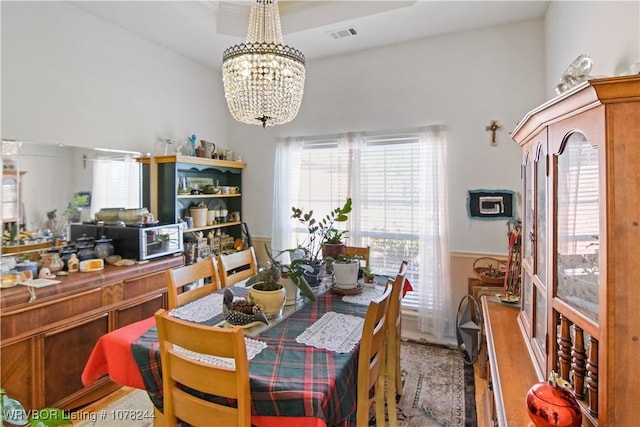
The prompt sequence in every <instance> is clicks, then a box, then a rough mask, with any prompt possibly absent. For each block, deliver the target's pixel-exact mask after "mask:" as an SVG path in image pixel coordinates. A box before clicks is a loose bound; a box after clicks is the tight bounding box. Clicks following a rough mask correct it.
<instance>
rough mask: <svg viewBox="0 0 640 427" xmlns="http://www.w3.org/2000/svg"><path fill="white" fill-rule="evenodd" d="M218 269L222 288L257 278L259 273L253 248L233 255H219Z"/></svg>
mask: <svg viewBox="0 0 640 427" xmlns="http://www.w3.org/2000/svg"><path fill="white" fill-rule="evenodd" d="M218 269H219V273H220V282H221V283H222V287H223V288H224V287H227V286H231V285H235V284H236V283H238V282H240V281H242V280H244V279H248V278H249V277H251V276H255V275H256V274H257V273H258V261H257V260H256V253H255V251H254V250H253V248H252V247H249V248H248V249H245V250H243V251H239V252H234V253H231V254H221V255H218Z"/></svg>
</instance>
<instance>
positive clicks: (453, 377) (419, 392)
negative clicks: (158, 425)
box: [74, 341, 477, 427]
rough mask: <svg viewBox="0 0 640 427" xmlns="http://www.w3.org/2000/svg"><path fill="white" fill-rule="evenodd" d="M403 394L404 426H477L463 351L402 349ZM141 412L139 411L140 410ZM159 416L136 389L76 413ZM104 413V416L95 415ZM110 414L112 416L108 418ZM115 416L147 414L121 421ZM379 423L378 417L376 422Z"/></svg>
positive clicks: (412, 345) (107, 424) (131, 425)
mask: <svg viewBox="0 0 640 427" xmlns="http://www.w3.org/2000/svg"><path fill="white" fill-rule="evenodd" d="M401 366H402V380H403V383H404V385H403V394H402V397H401V398H400V399H399V401H398V403H397V408H398V425H399V426H400V427H432V426H433V427H435V426H446V427H449V426H451V427H462V426H464V427H471V426H475V425H477V424H476V404H475V387H474V377H473V366H470V365H466V364H465V363H464V360H463V357H462V354H461V353H460V351H459V350H458V349H452V348H448V347H444V346H438V345H431V344H426V343H422V342H415V341H403V342H402V346H401ZM134 411H135V412H134ZM152 412H153V406H152V404H151V401H150V400H149V397H148V396H147V393H146V392H145V391H142V390H134V391H132V392H131V393H129V394H127V395H126V396H124V397H122V398H120V399H118V400H117V401H115V402H113V403H111V404H110V405H109V406H107V407H106V408H104V409H101V410H99V411H96V412H92V413H91V414H82V413H78V414H76V415H77V416H76V418H75V420H74V426H76V427H113V426H127V427H149V426H152V425H153V420H152V419H149V418H147V416H146V414H149V413H152ZM96 414H99V416H95V415H96ZM104 414H106V416H105V415H104ZM113 414H132V415H133V414H144V415H145V416H144V417H142V418H144V419H137V420H136V419H131V418H135V417H133V416H130V417H128V418H129V419H128V420H126V421H125V420H116V419H114V417H113ZM371 423H372V425H375V418H372V420H371Z"/></svg>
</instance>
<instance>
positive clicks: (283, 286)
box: [246, 245, 316, 319]
mask: <svg viewBox="0 0 640 427" xmlns="http://www.w3.org/2000/svg"><path fill="white" fill-rule="evenodd" d="M265 250H266V253H267V256H268V257H269V262H268V264H267V265H266V266H265V267H263V268H261V269H260V270H259V271H258V274H256V275H255V276H252V277H250V278H249V279H248V280H247V282H246V286H250V287H251V290H250V291H249V300H250V301H251V302H253V303H255V304H260V305H261V306H262V307H263V311H264V313H265V314H266V316H267V318H270V319H271V318H274V317H278V316H279V315H280V314H281V313H282V308H283V307H284V305H285V304H287V303H288V304H295V303H296V301H297V297H298V293H299V292H301V293H302V294H304V295H305V296H306V297H307V298H309V299H310V300H312V301H314V300H315V298H316V297H315V295H314V293H313V291H312V290H311V287H310V286H309V283H308V282H307V280H306V279H305V276H304V273H305V272H309V271H312V269H311V267H309V266H308V265H306V261H305V260H300V259H294V260H293V261H291V263H290V264H285V263H283V262H282V261H281V260H280V259H279V258H280V256H281V255H283V254H285V253H292V252H293V251H295V249H286V250H284V251H280V252H278V253H277V254H276V255H275V256H274V255H273V254H272V252H271V250H270V249H269V247H268V246H267V245H265ZM287 285H288V287H289V289H287ZM287 291H288V293H289V296H287Z"/></svg>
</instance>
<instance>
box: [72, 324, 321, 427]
mask: <svg viewBox="0 0 640 427" xmlns="http://www.w3.org/2000/svg"><path fill="white" fill-rule="evenodd" d="M155 324H156V321H155V318H153V317H150V318H148V319H144V320H141V321H139V322H136V323H132V324H130V325H127V326H124V327H122V328H119V329H116V330H115V331H113V332H110V333H108V334H106V335H103V336H102V337H101V338H100V339H99V340H98V342H97V343H96V346H95V347H94V348H93V351H92V352H91V356H90V357H89V360H88V362H87V364H86V365H85V368H84V371H83V372H82V383H83V384H84V385H85V386H90V385H92V384H93V383H95V382H96V381H97V380H98V379H100V378H102V377H103V376H105V375H109V377H110V378H111V380H112V381H113V382H115V383H118V384H121V385H125V386H129V387H134V388H138V389H141V390H144V389H145V388H144V383H143V381H142V376H141V375H140V370H139V369H138V365H137V364H136V362H135V361H134V360H133V355H132V353H131V344H133V343H134V342H135V341H136V340H137V339H138V338H139V337H140V336H141V335H142V334H144V333H145V332H146V331H147V330H149V328H151V327H152V326H155ZM251 424H252V425H254V426H257V427H326V424H325V423H324V422H323V421H322V420H320V419H318V418H311V417H267V416H257V415H254V416H252V417H251Z"/></svg>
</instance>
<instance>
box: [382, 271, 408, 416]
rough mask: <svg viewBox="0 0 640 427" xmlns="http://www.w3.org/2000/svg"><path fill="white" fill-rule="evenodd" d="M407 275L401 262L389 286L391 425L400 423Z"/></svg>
mask: <svg viewBox="0 0 640 427" xmlns="http://www.w3.org/2000/svg"><path fill="white" fill-rule="evenodd" d="M406 277H407V261H404V260H403V261H402V262H401V263H400V269H399V272H398V274H397V275H396V277H395V279H391V278H390V279H389V280H388V281H387V286H391V288H392V290H391V297H390V300H389V305H388V307H387V357H386V363H385V372H386V376H387V390H386V396H387V411H388V413H389V425H390V426H391V427H396V426H397V425H398V413H397V409H396V402H397V398H398V396H401V395H402V368H401V366H400V345H401V342H402V293H403V292H402V289H403V287H404V281H405V278H406Z"/></svg>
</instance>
